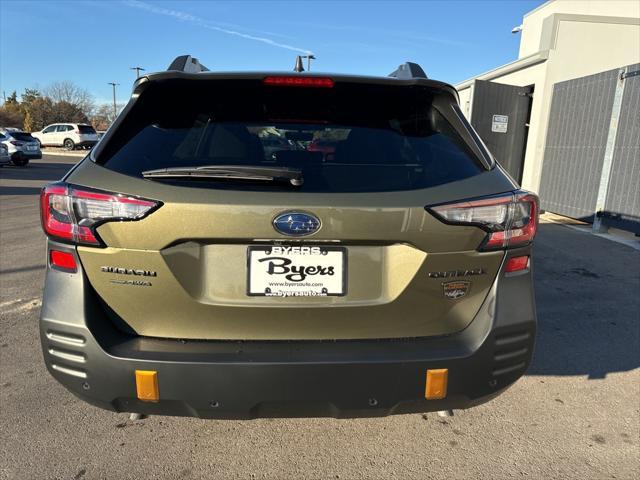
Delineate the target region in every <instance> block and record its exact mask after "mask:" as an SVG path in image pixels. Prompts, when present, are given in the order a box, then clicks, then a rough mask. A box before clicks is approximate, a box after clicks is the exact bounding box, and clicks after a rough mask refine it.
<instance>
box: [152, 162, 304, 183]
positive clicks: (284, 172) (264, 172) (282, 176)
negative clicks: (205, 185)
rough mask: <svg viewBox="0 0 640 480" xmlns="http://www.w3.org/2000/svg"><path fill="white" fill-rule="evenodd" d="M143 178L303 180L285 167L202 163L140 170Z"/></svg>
mask: <svg viewBox="0 0 640 480" xmlns="http://www.w3.org/2000/svg"><path fill="white" fill-rule="evenodd" d="M142 176H143V177H144V178H180V179H186V178H193V179H202V178H204V179H206V178H212V179H229V180H258V181H265V182H276V181H282V180H288V181H289V182H290V183H291V185H294V186H296V187H299V186H300V185H302V183H303V182H304V179H303V178H302V171H301V170H298V169H297V168H286V167H257V166H248V165H204V166H200V167H170V168H159V169H157V170H146V171H144V172H142Z"/></svg>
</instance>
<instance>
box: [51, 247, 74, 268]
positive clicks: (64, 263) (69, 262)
mask: <svg viewBox="0 0 640 480" xmlns="http://www.w3.org/2000/svg"><path fill="white" fill-rule="evenodd" d="M49 258H50V259H51V266H52V267H56V268H58V269H61V270H65V271H67V272H72V273H76V272H77V271H78V266H77V265H76V259H75V257H74V256H73V253H69V252H60V251H59V250H51V252H50V253H49Z"/></svg>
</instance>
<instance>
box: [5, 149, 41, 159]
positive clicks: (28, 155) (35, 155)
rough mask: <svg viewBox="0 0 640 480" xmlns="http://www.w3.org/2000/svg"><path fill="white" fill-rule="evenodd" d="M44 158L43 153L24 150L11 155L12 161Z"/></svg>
mask: <svg viewBox="0 0 640 480" xmlns="http://www.w3.org/2000/svg"><path fill="white" fill-rule="evenodd" d="M41 158H42V152H41V151H40V150H38V151H37V152H26V151H24V150H17V151H15V152H14V153H12V154H11V160H22V159H26V160H40V159H41Z"/></svg>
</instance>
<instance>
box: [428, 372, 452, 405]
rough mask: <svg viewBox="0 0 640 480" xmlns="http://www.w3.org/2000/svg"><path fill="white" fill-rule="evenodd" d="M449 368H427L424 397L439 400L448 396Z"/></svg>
mask: <svg viewBox="0 0 640 480" xmlns="http://www.w3.org/2000/svg"><path fill="white" fill-rule="evenodd" d="M448 375H449V369H447V368H439V369H437V370H427V387H426V389H425V392H424V397H425V398H426V399H427V400H439V399H441V398H444V397H446V396H447V377H448Z"/></svg>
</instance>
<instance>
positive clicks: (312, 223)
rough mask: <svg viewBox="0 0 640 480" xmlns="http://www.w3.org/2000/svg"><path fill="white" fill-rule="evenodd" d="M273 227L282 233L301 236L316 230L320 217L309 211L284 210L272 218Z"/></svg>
mask: <svg viewBox="0 0 640 480" xmlns="http://www.w3.org/2000/svg"><path fill="white" fill-rule="evenodd" d="M273 228H275V229H276V230H277V231H278V232H279V233H281V234H283V235H287V236H291V237H301V236H303V235H311V234H312V233H315V232H317V231H318V230H319V229H320V219H319V218H318V217H316V216H315V215H311V214H309V213H301V212H285V213H281V214H280V215H278V216H277V217H276V218H274V219H273Z"/></svg>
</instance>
